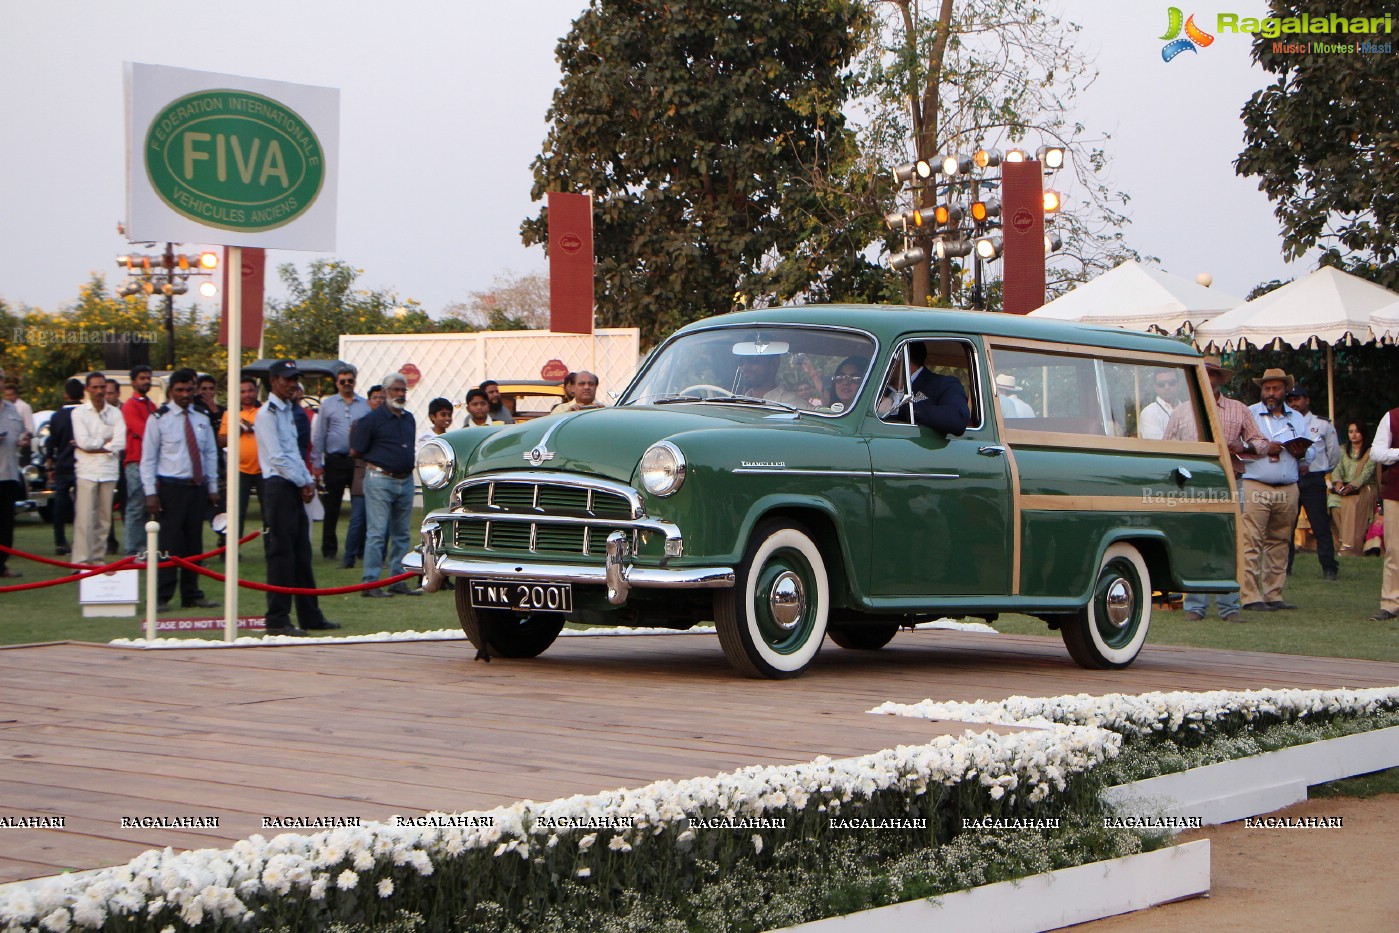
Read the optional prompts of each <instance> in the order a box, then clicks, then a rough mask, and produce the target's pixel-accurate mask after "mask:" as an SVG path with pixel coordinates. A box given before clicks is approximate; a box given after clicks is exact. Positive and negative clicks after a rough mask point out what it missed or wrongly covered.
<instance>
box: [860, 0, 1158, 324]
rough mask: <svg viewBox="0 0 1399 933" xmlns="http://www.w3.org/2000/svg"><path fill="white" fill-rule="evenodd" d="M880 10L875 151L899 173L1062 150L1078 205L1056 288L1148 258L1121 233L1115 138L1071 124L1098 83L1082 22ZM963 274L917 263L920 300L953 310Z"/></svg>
mask: <svg viewBox="0 0 1399 933" xmlns="http://www.w3.org/2000/svg"><path fill="white" fill-rule="evenodd" d="M871 5H872V7H873V8H874V10H875V12H876V13H877V14H878V15H879V29H878V30H877V32H875V33H874V34H873V35H874V41H873V42H872V43H871V44H870V45H869V46H868V48H867V49H866V50H865V52H864V54H863V55H862V56H861V68H860V76H861V81H862V92H863V94H864V95H866V97H867V106H866V110H867V112H868V114H869V118H868V121H867V122H866V125H865V127H864V130H863V135H862V141H861V142H862V146H863V147H864V148H865V149H866V150H867V151H868V152H869V153H873V154H878V157H879V158H881V159H882V160H883V163H884V164H885V165H886V166H889V167H892V166H893V165H896V164H898V163H901V162H905V161H908V159H909V156H910V155H912V156H913V157H914V158H917V159H922V160H925V161H929V162H932V161H934V160H935V159H936V157H937V156H938V155H939V154H941V153H956V152H961V153H968V154H969V153H971V152H973V151H975V150H976V149H977V148H979V147H981V146H998V147H1000V148H1005V147H1006V146H1007V145H1008V144H1012V143H1021V142H1024V143H1027V144H1028V145H1029V146H1030V147H1031V148H1032V149H1033V148H1034V147H1036V146H1038V145H1039V144H1041V143H1044V144H1058V145H1061V146H1063V147H1064V148H1065V150H1066V153H1067V155H1068V160H1067V161H1066V163H1065V169H1064V171H1065V172H1066V173H1068V174H1070V175H1071V176H1072V180H1073V182H1074V183H1075V186H1074V190H1075V191H1077V192H1078V197H1076V198H1075V200H1074V203H1072V204H1066V205H1065V208H1064V211H1063V212H1062V214H1061V215H1060V216H1059V218H1058V219H1057V220H1056V226H1057V228H1058V230H1059V232H1060V233H1061V235H1062V236H1063V240H1064V250H1063V251H1062V252H1061V253H1059V254H1057V255H1058V257H1059V258H1060V259H1061V261H1060V262H1057V263H1055V265H1054V267H1053V269H1052V273H1051V279H1050V290H1051V292H1052V291H1054V290H1055V286H1056V284H1057V285H1062V286H1064V287H1066V286H1067V283H1068V282H1070V281H1078V280H1082V279H1084V278H1087V277H1090V276H1091V275H1093V274H1096V273H1097V272H1101V271H1104V270H1106V269H1108V268H1111V267H1112V266H1114V265H1116V264H1117V263H1118V262H1120V261H1122V260H1123V259H1127V258H1139V257H1138V256H1137V255H1136V253H1135V252H1134V251H1132V250H1131V249H1129V248H1128V247H1127V246H1126V244H1125V241H1124V238H1123V234H1122V229H1121V228H1122V227H1123V225H1125V224H1126V223H1127V218H1126V217H1125V216H1124V215H1123V213H1122V206H1123V205H1124V204H1125V202H1126V196H1125V195H1123V194H1122V193H1120V192H1115V191H1113V190H1111V188H1110V187H1109V185H1108V184H1107V183H1106V182H1105V181H1104V177H1105V169H1106V167H1107V162H1108V159H1107V155H1106V152H1105V151H1104V149H1103V143H1104V142H1105V141H1106V139H1107V137H1106V136H1102V137H1098V138H1095V137H1090V136H1089V135H1088V132H1087V130H1086V128H1085V127H1084V126H1083V125H1082V124H1079V123H1077V122H1074V121H1072V120H1071V118H1070V116H1069V115H1070V114H1071V113H1072V111H1073V107H1074V105H1075V101H1076V99H1077V96H1078V94H1079V92H1080V91H1081V90H1082V89H1084V88H1086V87H1087V86H1088V85H1090V84H1091V83H1092V82H1093V80H1094V79H1095V78H1096V76H1097V73H1096V71H1095V70H1094V69H1093V67H1092V65H1091V62H1089V61H1088V60H1087V59H1086V58H1085V57H1084V55H1083V54H1082V53H1081V52H1080V51H1079V47H1078V45H1077V34H1078V33H1079V31H1080V30H1081V27H1080V26H1078V25H1077V24H1075V23H1073V22H1071V21H1068V20H1065V19H1062V18H1060V17H1058V16H1056V15H1054V14H1053V13H1052V12H1051V10H1050V8H1049V6H1048V4H1046V3H1045V2H1043V0H978V2H970V0H927V2H922V0H871ZM1067 180H1068V179H1064V181H1067ZM1059 187H1066V186H1065V185H1064V184H1063V182H1061V183H1060V185H1059ZM916 197H917V198H918V203H917V205H915V206H924V207H929V208H931V207H932V206H933V205H934V204H935V203H936V202H937V200H938V193H937V191H936V190H935V189H934V188H933V187H931V186H929V187H925V188H922V189H921V190H919V191H917V192H916ZM893 206H894V205H893V204H892V203H891V204H890V205H889V207H890V208H892V207H893ZM960 271H961V270H958V269H957V268H955V267H954V265H953V264H952V263H950V262H946V261H944V262H943V263H941V265H940V268H933V267H930V266H929V265H928V264H926V263H923V264H919V265H917V266H915V267H914V269H913V276H912V286H911V290H910V298H911V300H912V301H913V303H915V304H929V303H933V302H934V300H935V296H936V301H937V303H940V304H949V303H951V302H952V300H953V290H954V287H955V286H956V285H957V284H958V279H959V274H958V273H959V272H960ZM935 273H936V275H935ZM1056 279H1057V281H1056Z"/></svg>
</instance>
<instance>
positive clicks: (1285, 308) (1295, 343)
mask: <svg viewBox="0 0 1399 933" xmlns="http://www.w3.org/2000/svg"><path fill="white" fill-rule="evenodd" d="M1396 302H1399V295H1396V294H1395V293H1394V292H1392V291H1390V290H1389V289H1387V288H1382V287H1381V286H1379V285H1376V284H1375V283H1374V282H1370V281H1367V280H1365V279H1362V278H1360V277H1359V276H1355V275H1351V274H1350V273H1348V272H1342V271H1341V270H1339V269H1336V268H1334V267H1332V266H1322V267H1321V268H1320V269H1317V270H1316V271H1315V272H1313V273H1312V274H1311V275H1309V276H1307V277H1306V278H1302V279H1298V280H1297V281H1295V282H1289V283H1288V284H1286V285H1284V286H1283V287H1282V288H1279V289H1276V290H1274V291H1271V292H1269V293H1268V294H1266V295H1260V296H1259V297H1257V298H1255V299H1254V300H1252V301H1250V302H1248V303H1246V304H1243V305H1240V306H1239V307H1237V308H1235V309H1233V310H1232V311H1229V312H1226V313H1224V314H1221V315H1219V316H1218V317H1216V318H1213V319H1212V320H1210V321H1208V322H1207V323H1205V324H1202V325H1200V327H1199V328H1197V329H1196V331H1195V345H1196V346H1198V347H1200V348H1201V349H1202V350H1204V351H1206V352H1213V351H1220V350H1222V351H1225V352H1228V351H1231V350H1237V349H1240V348H1241V347H1246V346H1251V347H1274V348H1281V347H1282V346H1284V345H1285V346H1290V347H1294V348H1298V347H1304V346H1310V347H1319V346H1325V347H1326V394H1327V398H1328V399H1329V400H1330V404H1331V406H1332V407H1333V408H1334V406H1335V387H1334V385H1333V378H1332V358H1331V348H1332V347H1334V346H1335V345H1337V344H1351V343H1368V342H1369V341H1370V340H1371V339H1372V337H1371V320H1372V317H1371V316H1372V315H1373V314H1374V312H1376V311H1379V310H1381V309H1384V308H1386V307H1388V306H1392V305H1395V304H1396ZM1397 316H1399V315H1397ZM1396 323H1399V322H1396ZM1334 416H1335V415H1334V412H1333V413H1332V417H1333V418H1334Z"/></svg>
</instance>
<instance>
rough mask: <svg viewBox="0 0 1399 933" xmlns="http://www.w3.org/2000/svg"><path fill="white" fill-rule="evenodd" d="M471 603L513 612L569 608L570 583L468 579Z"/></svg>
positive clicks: (570, 607) (570, 600) (564, 609)
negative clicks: (469, 581) (469, 580)
mask: <svg viewBox="0 0 1399 933" xmlns="http://www.w3.org/2000/svg"><path fill="white" fill-rule="evenodd" d="M470 586H471V605H472V606H474V607H475V608H477V609H513V610H515V611H516V612H572V611H573V584H571V583H513V582H502V581H498V580H472V581H471V584H470Z"/></svg>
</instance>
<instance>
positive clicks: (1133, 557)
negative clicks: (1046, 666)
mask: <svg viewBox="0 0 1399 933" xmlns="http://www.w3.org/2000/svg"><path fill="white" fill-rule="evenodd" d="M1150 628H1151V574H1150V573H1149V572H1148V571H1147V569H1146V561H1144V560H1142V555H1141V553H1140V552H1139V551H1138V550H1137V549H1136V548H1135V547H1133V546H1132V545H1130V544H1126V543H1124V542H1121V541H1119V542H1116V543H1115V544H1112V545H1110V546H1109V547H1108V549H1107V550H1106V551H1105V552H1103V560H1102V562H1101V563H1100V564H1099V565H1098V576H1097V579H1096V580H1095V582H1094V584H1093V592H1092V593H1091V594H1090V596H1089V601H1088V605H1087V606H1086V607H1085V608H1084V609H1081V610H1079V613H1078V615H1077V616H1075V617H1074V619H1073V620H1072V621H1071V622H1067V623H1065V624H1064V625H1063V626H1062V627H1061V628H1060V630H1059V631H1060V634H1061V635H1062V636H1063V638H1064V647H1066V648H1068V649H1069V654H1070V655H1071V656H1072V657H1073V659H1074V660H1075V661H1076V662H1078V665H1079V666H1080V667H1086V668H1090V669H1096V670H1118V669H1121V668H1124V667H1126V666H1128V665H1129V664H1131V663H1132V662H1133V661H1135V660H1136V659H1137V655H1138V654H1140V653H1141V650H1142V645H1144V644H1146V635H1147V631H1148V630H1149V629H1150Z"/></svg>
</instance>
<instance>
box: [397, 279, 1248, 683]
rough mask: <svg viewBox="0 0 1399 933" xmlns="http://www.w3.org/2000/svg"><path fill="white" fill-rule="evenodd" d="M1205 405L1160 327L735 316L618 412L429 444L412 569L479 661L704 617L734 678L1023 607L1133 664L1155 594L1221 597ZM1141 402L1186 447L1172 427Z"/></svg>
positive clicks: (1231, 553) (1227, 529) (1074, 643)
mask: <svg viewBox="0 0 1399 933" xmlns="http://www.w3.org/2000/svg"><path fill="white" fill-rule="evenodd" d="M1167 384H1169V385H1172V386H1173V388H1172V389H1171V391H1170V394H1169V395H1168V396H1167V397H1166V398H1164V399H1163V398H1162V394H1165V392H1166V390H1161V389H1159V388H1158V386H1160V385H1167ZM905 387H912V390H911V391H906V390H905ZM604 388H606V387H604ZM1158 393H1162V394H1158ZM1210 399H1211V394H1210V388H1209V382H1208V379H1207V377H1206V374H1205V369H1204V367H1203V365H1202V363H1201V360H1200V357H1199V356H1198V354H1196V353H1195V351H1194V350H1192V349H1191V348H1189V347H1188V346H1186V345H1184V344H1182V343H1180V342H1177V341H1174V340H1171V339H1167V338H1164V337H1155V336H1150V335H1146V334H1136V333H1128V332H1124V331H1120V330H1115V329H1107V328H1097V327H1084V326H1078V325H1072V324H1065V323H1061V322H1051V321H1039V320H1034V319H1028V318H1023V317H1018V316H1012V315H1005V314H988V313H976V312H956V311H933V310H926V309H915V308H891V307H860V306H803V307H787V308H774V309H767V310H762V311H751V312H743V313H738V314H729V315H724V316H721V317H716V318H712V319H709V320H706V321H702V322H699V323H696V324H692V325H690V326H688V327H685V328H683V329H682V330H680V331H678V332H677V333H676V334H675V335H674V336H672V337H671V338H670V339H669V340H667V341H666V342H665V343H664V344H663V345H661V346H660V347H659V348H657V350H656V351H655V352H654V353H653V354H651V356H650V357H649V358H648V359H647V361H646V362H645V364H644V365H643V367H642V369H641V370H640V372H639V373H638V375H637V376H636V378H635V379H634V380H633V381H632V383H631V385H629V386H628V387H627V388H626V390H625V391H624V392H623V393H622V395H621V396H620V397H619V398H618V400H617V403H616V404H615V405H614V406H611V407H607V408H601V409H594V410H589V411H581V412H574V413H569V414H563V415H552V416H549V417H546V418H540V419H538V420H536V421H531V422H529V423H528V424H523V425H515V426H513V427H506V428H501V429H498V430H481V429H475V430H461V431H452V432H449V433H448V434H446V435H443V436H442V437H440V438H437V439H435V440H433V441H430V442H428V444H427V445H426V446H425V447H424V448H423V449H422V451H421V452H420V453H419V455H418V473H419V478H420V479H421V481H422V484H423V488H424V499H425V502H426V505H427V509H428V514H427V516H426V517H425V519H424V521H423V527H422V543H421V545H420V546H419V547H418V548H417V549H416V550H415V551H414V552H413V553H411V554H410V555H409V556H408V560H407V561H406V562H405V565H406V566H408V567H409V568H410V569H414V570H418V571H420V572H421V573H422V575H423V578H424V583H423V585H424V587H425V588H426V589H427V590H429V591H437V590H439V589H440V588H441V587H442V586H443V584H444V582H445V581H446V580H447V579H448V578H452V579H453V580H454V581H455V583H454V596H455V599H456V604H457V612H458V615H459V617H460V620H461V624H462V628H463V629H465V631H466V634H467V636H468V637H469V638H470V640H471V642H472V643H473V644H474V645H475V646H476V647H477V649H478V650H479V651H481V652H484V653H485V654H486V655H487V656H492V655H494V656H498V657H506V658H526V657H534V656H536V655H538V654H540V653H541V652H543V651H544V650H545V649H547V648H548V647H549V645H550V644H552V642H553V641H554V639H555V638H556V637H557V636H558V634H559V632H560V631H561V629H562V628H563V626H564V624H565V623H566V622H570V621H571V622H580V623H587V624H600V625H612V626H635V627H663V628H669V629H688V628H691V627H693V626H696V625H702V624H707V623H709V622H710V621H712V622H713V624H714V626H715V627H716V629H717V630H718V634H719V639H720V643H721V644H722V646H723V650H724V653H725V655H726V657H727V658H728V660H729V661H730V662H731V663H732V664H733V666H734V667H735V668H737V669H738V670H739V671H741V672H742V673H743V674H746V675H749V676H756V677H773V678H782V677H792V676H795V675H797V674H800V673H801V672H802V671H803V670H804V669H805V668H806V667H807V666H808V665H809V664H810V663H811V660H812V658H813V657H814V656H815V655H816V653H817V651H818V650H819V649H820V647H821V645H822V643H823V642H824V641H825V640H826V638H827V637H829V638H830V640H831V641H833V642H835V644H836V645H838V646H840V647H841V648H845V649H854V650H873V649H878V648H881V647H883V646H884V645H886V644H888V642H889V641H890V640H891V639H892V638H893V637H894V636H895V634H897V633H898V631H899V629H900V627H901V626H909V625H912V624H914V623H916V622H918V621H921V620H926V619H928V618H938V617H941V616H959V617H960V616H971V617H980V618H984V619H988V620H990V619H994V618H995V617H996V615H997V614H998V613H1002V612H1018V613H1028V614H1030V615H1034V616H1037V617H1039V618H1041V619H1043V620H1044V621H1045V622H1046V623H1048V625H1049V627H1050V628H1051V629H1057V630H1058V631H1059V632H1060V633H1061V635H1062V637H1063V639H1064V643H1065V645H1066V646H1067V648H1068V650H1069V654H1070V655H1071V656H1072V657H1073V659H1074V660H1075V661H1077V662H1078V663H1079V664H1081V665H1083V666H1085V667H1091V668H1120V667H1125V666H1127V665H1128V664H1131V663H1132V661H1133V660H1134V659H1135V658H1136V657H1137V655H1138V653H1139V652H1140V651H1141V648H1142V645H1143V643H1144V642H1145V640H1146V637H1147V631H1148V629H1149V627H1150V624H1151V610H1152V599H1151V596H1152V591H1153V589H1155V590H1177V591H1187V592H1214V593H1222V592H1229V591H1233V590H1235V589H1237V584H1236V582H1235V580H1236V575H1235V538H1234V535H1235V524H1236V521H1237V511H1236V507H1235V504H1234V503H1235V498H1234V497H1235V487H1234V476H1233V472H1232V470H1231V469H1230V467H1229V465H1228V459H1227V458H1228V454H1227V450H1226V449H1225V448H1224V446H1223V445H1222V444H1221V443H1220V442H1219V440H1218V438H1219V431H1218V425H1217V419H1216V415H1215V406H1214V405H1213V404H1212V402H1211V401H1210ZM1153 405H1156V406H1158V407H1164V409H1166V410H1172V414H1173V417H1174V418H1175V419H1177V420H1179V419H1182V418H1183V419H1185V422H1186V423H1187V424H1188V431H1186V432H1182V431H1180V430H1173V431H1172V432H1171V436H1173V437H1180V436H1185V437H1190V438H1193V439H1192V440H1168V439H1165V438H1164V437H1162V434H1161V427H1162V424H1161V422H1162V418H1161V417H1160V415H1161V413H1158V412H1151V411H1149V410H1148V409H1149V408H1151V406H1153ZM1176 408H1181V411H1179V412H1174V411H1173V410H1174V409H1176Z"/></svg>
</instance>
